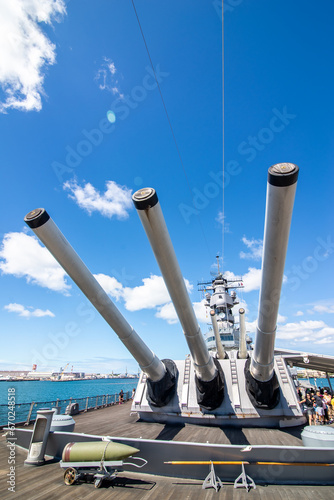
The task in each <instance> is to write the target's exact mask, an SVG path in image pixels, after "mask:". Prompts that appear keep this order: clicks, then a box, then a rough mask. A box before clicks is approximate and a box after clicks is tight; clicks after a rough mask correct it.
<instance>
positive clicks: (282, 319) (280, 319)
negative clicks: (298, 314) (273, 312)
mask: <svg viewBox="0 0 334 500" xmlns="http://www.w3.org/2000/svg"><path fill="white" fill-rule="evenodd" d="M287 319H288V318H287V317H286V316H282V315H281V314H278V316H277V323H285V322H286V320H287Z"/></svg>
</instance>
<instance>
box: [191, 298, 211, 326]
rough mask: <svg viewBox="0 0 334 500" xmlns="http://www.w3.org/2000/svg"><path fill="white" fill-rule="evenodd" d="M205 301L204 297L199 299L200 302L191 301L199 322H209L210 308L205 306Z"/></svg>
mask: <svg viewBox="0 0 334 500" xmlns="http://www.w3.org/2000/svg"><path fill="white" fill-rule="evenodd" d="M205 303H206V300H205V299H203V300H201V302H193V308H194V311H195V315H196V318H197V321H198V322H199V323H211V318H210V308H209V307H205V306H204V304H205Z"/></svg>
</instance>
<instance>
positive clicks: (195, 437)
mask: <svg viewBox="0 0 334 500" xmlns="http://www.w3.org/2000/svg"><path fill="white" fill-rule="evenodd" d="M130 405H131V403H130V402H129V403H125V404H123V405H115V406H112V407H108V408H105V409H101V410H96V411H91V412H88V413H85V414H80V415H76V416H75V417H74V418H75V420H76V428H75V431H76V432H85V433H88V434H98V435H110V436H118V437H143V438H146V439H157V440H159V439H166V440H170V439H173V440H176V441H188V442H190V441H197V442H207V441H209V442H210V443H222V444H229V443H231V444H239V445H243V444H245V445H247V444H252V445H254V444H266V445H283V446H284V445H289V446H291V445H297V446H298V445H300V446H301V445H302V442H301V439H300V432H301V429H300V428H293V429H286V430H279V429H257V428H254V429H249V428H243V429H233V428H230V429H229V428H225V429H222V428H219V427H205V426H195V425H191V424H186V425H184V426H181V425H179V426H173V425H165V424H158V423H146V422H140V421H138V418H137V416H136V415H130V408H131V406H130ZM31 427H32V426H31ZM26 456H27V451H26V450H21V449H19V448H17V449H16V467H17V469H16V492H15V494H13V493H12V492H9V491H8V490H7V486H8V485H7V484H6V480H7V477H6V474H7V473H8V465H7V458H8V449H7V447H6V442H5V439H4V438H3V437H2V438H1V439H0V464H1V466H0V497H1V499H3V500H7V499H8V500H9V499H12V498H15V500H27V499H28V500H56V499H59V498H62V500H86V499H89V500H94V499H95V498H96V499H99V500H105V499H112V498H115V499H116V498H117V500H129V499H131V500H137V499H138V500H155V499H159V500H160V499H163V500H177V499H179V498H180V499H182V500H185V499H189V500H190V499H191V500H197V499H198V500H211V499H214V498H220V499H224V500H243V499H246V498H248V499H249V498H252V499H254V500H261V499H262V500H264V499H268V498H270V500H283V499H284V500H286V499H287V498H288V499H289V500H294V499H298V500H300V498H303V499H305V500H309V499H310V500H311V499H312V500H313V499H314V498H317V500H325V499H326V500H328V499H329V498H334V487H332V486H327V487H315V486H283V485H270V486H257V488H256V490H252V491H251V492H250V493H247V492H246V490H243V489H234V488H233V484H231V483H224V487H223V488H222V489H221V490H220V492H219V496H218V497H217V494H216V492H215V490H213V489H210V490H202V486H201V481H198V480H190V479H189V480H183V479H179V478H172V477H161V476H152V475H149V474H142V473H132V472H131V473H130V472H122V473H120V474H119V476H118V478H117V479H116V482H115V483H114V484H113V483H110V482H105V483H103V485H102V487H101V488H99V489H96V488H95V487H94V485H93V484H92V483H83V482H81V483H80V484H78V485H73V486H66V485H65V484H64V481H63V474H64V471H63V470H62V469H61V468H60V466H59V463H55V462H48V463H47V464H45V465H44V466H42V467H24V466H23V462H24V460H25V458H26ZM208 472H209V470H208ZM222 479H223V478H222ZM203 480H204V478H203ZM13 495H14V496H13Z"/></svg>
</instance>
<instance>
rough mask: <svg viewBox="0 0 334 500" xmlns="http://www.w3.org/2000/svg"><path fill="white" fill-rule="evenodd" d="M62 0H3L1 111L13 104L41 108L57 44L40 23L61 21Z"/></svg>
mask: <svg viewBox="0 0 334 500" xmlns="http://www.w3.org/2000/svg"><path fill="white" fill-rule="evenodd" d="M65 13H66V7H65V3H64V1H63V0H43V2H41V1H40V0H29V1H27V0H8V1H6V0H3V1H2V2H1V4H0V16H1V30H0V50H1V58H0V85H1V87H2V90H3V92H4V100H3V102H1V103H0V112H2V113H5V112H6V110H7V109H9V108H14V109H19V110H23V111H32V110H36V111H40V110H41V109H42V102H41V95H43V94H44V89H43V83H44V75H45V67H46V66H47V65H51V64H54V63H55V60H56V59H55V45H54V44H53V43H51V42H50V40H49V39H48V37H47V36H46V35H45V34H44V33H43V31H42V29H41V25H40V23H45V24H51V23H52V21H53V20H55V21H59V19H60V18H61V16H62V15H64V14H65Z"/></svg>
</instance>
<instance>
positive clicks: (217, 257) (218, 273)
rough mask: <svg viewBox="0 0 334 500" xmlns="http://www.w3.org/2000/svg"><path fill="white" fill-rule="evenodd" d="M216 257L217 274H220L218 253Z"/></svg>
mask: <svg viewBox="0 0 334 500" xmlns="http://www.w3.org/2000/svg"><path fill="white" fill-rule="evenodd" d="M216 259H217V267H218V274H220V273H219V255H216Z"/></svg>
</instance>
